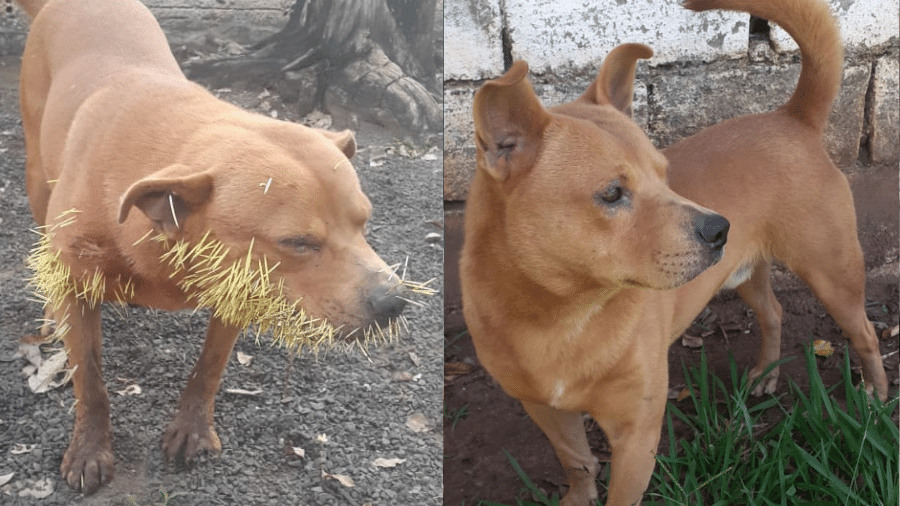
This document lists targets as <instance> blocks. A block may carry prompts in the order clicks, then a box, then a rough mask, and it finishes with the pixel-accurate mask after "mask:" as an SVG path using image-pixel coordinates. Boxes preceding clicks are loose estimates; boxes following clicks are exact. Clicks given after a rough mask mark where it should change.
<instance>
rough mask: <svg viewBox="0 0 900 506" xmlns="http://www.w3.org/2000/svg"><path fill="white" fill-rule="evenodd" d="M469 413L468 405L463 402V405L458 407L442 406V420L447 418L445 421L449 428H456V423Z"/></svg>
mask: <svg viewBox="0 0 900 506" xmlns="http://www.w3.org/2000/svg"><path fill="white" fill-rule="evenodd" d="M468 414H469V405H468V404H465V405H464V406H463V407H461V408H459V409H447V406H444V420H447V423H449V424H450V428H451V429H455V428H456V424H457V423H458V422H459V421H460V420H461V419H463V418H465V417H466V415H468Z"/></svg>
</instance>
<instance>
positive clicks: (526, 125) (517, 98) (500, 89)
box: [472, 60, 550, 181]
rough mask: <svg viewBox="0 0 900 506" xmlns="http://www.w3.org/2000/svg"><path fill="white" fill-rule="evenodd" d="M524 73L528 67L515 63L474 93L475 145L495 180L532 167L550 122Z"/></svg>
mask: <svg viewBox="0 0 900 506" xmlns="http://www.w3.org/2000/svg"><path fill="white" fill-rule="evenodd" d="M527 74H528V64H527V63H525V62H524V61H521V60H520V61H517V62H515V63H513V65H512V67H510V69H509V71H507V72H506V74H504V75H503V76H502V77H500V78H498V79H494V80H491V81H488V82H486V83H484V85H483V86H482V87H481V88H480V89H479V90H478V92H476V93H475V101H474V104H473V107H472V109H473V114H474V116H475V142H476V143H477V145H478V150H479V152H480V154H481V155H482V156H483V157H484V162H485V163H484V167H485V169H487V171H488V173H489V174H490V175H491V177H493V178H494V179H496V180H498V181H505V180H506V179H507V178H509V177H510V175H511V174H513V173H518V172H521V171H524V170H528V169H529V168H531V166H532V165H533V164H534V162H535V159H536V158H537V154H538V150H539V148H540V145H541V139H542V137H543V133H544V128H545V127H546V126H547V124H548V123H549V122H550V113H549V112H547V110H546V109H544V106H543V105H541V102H540V100H538V98H537V96H536V95H535V94H534V90H533V89H532V88H531V84H529V82H528V80H527V79H525V76H526V75H527Z"/></svg>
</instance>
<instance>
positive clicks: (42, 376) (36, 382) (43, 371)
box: [28, 350, 75, 394]
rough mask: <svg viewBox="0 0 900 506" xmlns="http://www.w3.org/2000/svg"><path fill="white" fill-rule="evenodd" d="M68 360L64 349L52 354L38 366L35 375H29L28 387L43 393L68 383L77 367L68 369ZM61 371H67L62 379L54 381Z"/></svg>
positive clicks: (35, 391) (37, 392)
mask: <svg viewBox="0 0 900 506" xmlns="http://www.w3.org/2000/svg"><path fill="white" fill-rule="evenodd" d="M66 360H67V356H66V352H65V351H64V350H59V351H58V352H56V353H54V354H53V355H50V356H49V357H48V358H47V359H46V360H44V361H43V362H42V363H41V364H40V365H39V366H38V368H37V371H36V372H35V373H34V375H33V376H29V377H28V388H30V389H31V391H32V392H34V393H36V394H42V393H44V392H48V391H50V390H52V389H54V388H57V387H61V386H63V385H65V384H66V383H68V382H69V380H70V379H72V374H74V373H75V369H74V368H72V369H66ZM59 373H65V375H64V376H63V377H62V378H61V379H60V380H58V381H54V378H56V376H57V375H58V374H59Z"/></svg>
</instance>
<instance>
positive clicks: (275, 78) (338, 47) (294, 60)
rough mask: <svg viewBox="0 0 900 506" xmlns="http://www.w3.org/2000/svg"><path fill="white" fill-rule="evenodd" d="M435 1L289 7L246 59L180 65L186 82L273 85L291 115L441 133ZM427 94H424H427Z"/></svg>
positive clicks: (322, 1)
mask: <svg viewBox="0 0 900 506" xmlns="http://www.w3.org/2000/svg"><path fill="white" fill-rule="evenodd" d="M436 2H437V0H296V3H295V4H294V6H293V7H292V9H291V13H290V17H289V19H288V22H287V24H286V25H285V27H284V28H283V29H282V30H281V31H280V32H278V33H276V34H274V35H272V36H270V37H268V38H266V39H265V40H263V41H260V42H259V43H257V44H256V45H254V46H253V47H252V48H251V50H252V52H251V53H250V54H248V55H239V56H237V57H226V58H214V59H211V60H205V61H196V62H190V63H188V64H186V70H187V71H188V72H189V73H190V75H191V76H192V77H194V78H200V79H204V80H207V81H209V80H219V79H223V80H225V81H248V80H249V81H255V82H256V81H261V82H262V83H263V84H264V85H274V86H275V87H277V88H278V90H279V92H281V95H282V97H283V99H284V100H285V101H288V102H290V101H294V100H296V101H297V104H298V108H299V112H300V113H301V114H306V113H308V112H309V111H311V110H313V109H315V108H321V109H323V110H325V111H326V112H328V113H330V114H332V116H333V117H334V118H335V120H336V122H337V123H344V124H348V125H351V126H352V124H353V123H354V122H355V120H356V119H357V118H359V119H363V120H367V121H371V122H374V123H377V124H381V125H383V126H385V127H387V128H390V129H391V130H393V131H395V132H397V133H400V134H403V135H410V136H414V137H415V136H418V135H420V134H422V133H427V132H438V131H439V130H440V128H441V127H442V116H441V106H440V104H439V100H438V98H436V97H438V96H439V91H438V86H439V83H440V76H438V74H437V72H436V66H435V55H434V40H435V34H434V28H435V19H434V18H435V9H436V5H437V3H436ZM429 88H430V90H429Z"/></svg>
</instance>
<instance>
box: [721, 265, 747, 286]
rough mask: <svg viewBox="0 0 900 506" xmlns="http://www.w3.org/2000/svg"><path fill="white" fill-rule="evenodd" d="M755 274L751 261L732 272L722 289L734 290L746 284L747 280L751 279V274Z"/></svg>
mask: <svg viewBox="0 0 900 506" xmlns="http://www.w3.org/2000/svg"><path fill="white" fill-rule="evenodd" d="M751 274H753V263H752V262H749V263H746V264H744V265H742V266H740V267H738V269H737V270H736V271H734V272H732V273H731V276H728V279H727V280H725V284H723V285H722V288H721V289H722V290H734V289H735V288H737V287H739V286H741V285H742V284H744V282H745V281H747V280H748V279H750V275H751Z"/></svg>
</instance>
